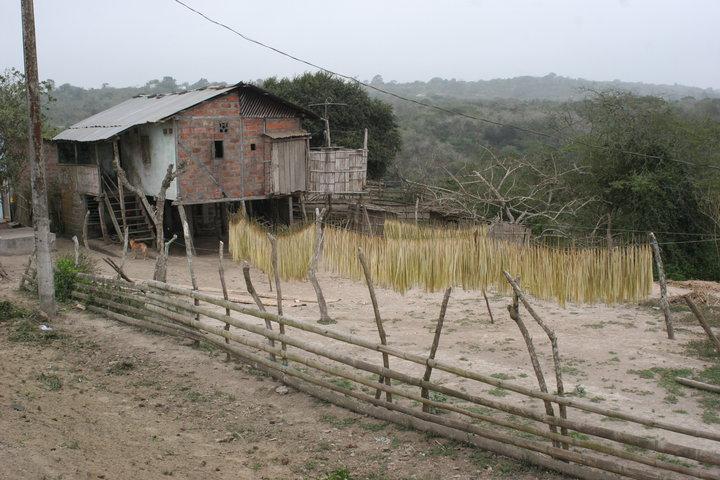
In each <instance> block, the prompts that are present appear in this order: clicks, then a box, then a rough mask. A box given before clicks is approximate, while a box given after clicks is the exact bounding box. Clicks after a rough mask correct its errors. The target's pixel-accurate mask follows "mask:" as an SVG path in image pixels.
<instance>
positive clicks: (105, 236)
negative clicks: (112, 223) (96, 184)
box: [96, 197, 110, 242]
mask: <svg viewBox="0 0 720 480" xmlns="http://www.w3.org/2000/svg"><path fill="white" fill-rule="evenodd" d="M96 199H97V202H98V219H99V221H100V232H102V237H103V241H104V242H107V241H108V240H110V237H109V236H108V231H107V225H106V224H105V206H104V205H103V199H102V198H101V197H96Z"/></svg>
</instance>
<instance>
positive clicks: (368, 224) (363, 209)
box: [362, 205, 374, 235]
mask: <svg viewBox="0 0 720 480" xmlns="http://www.w3.org/2000/svg"><path fill="white" fill-rule="evenodd" d="M362 211H363V215H364V216H365V223H366V224H367V227H368V234H369V235H374V232H373V227H372V223H371V222H370V214H368V211H367V207H365V205H363V206H362Z"/></svg>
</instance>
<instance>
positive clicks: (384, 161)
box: [263, 72, 401, 178]
mask: <svg viewBox="0 0 720 480" xmlns="http://www.w3.org/2000/svg"><path fill="white" fill-rule="evenodd" d="M263 88H265V89H267V90H269V91H271V92H272V93H274V94H276V95H278V96H279V97H282V98H286V99H287V100H289V101H291V102H293V103H296V104H298V105H301V106H303V107H306V108H309V109H312V110H314V111H316V112H318V113H319V114H320V116H322V115H324V110H323V107H309V105H310V104H313V103H322V102H325V101H326V100H329V101H331V102H337V103H346V104H347V106H330V107H329V111H328V113H329V115H328V116H329V117H330V132H331V137H332V141H333V144H337V145H341V146H346V147H352V148H362V142H363V135H364V133H363V131H364V129H365V128H367V129H368V131H369V137H368V150H369V152H368V176H370V177H371V178H381V177H382V176H383V175H384V174H385V172H386V171H387V169H388V167H389V165H390V164H391V163H392V162H393V160H394V158H395V156H396V155H397V153H398V152H399V151H400V145H401V141H400V131H399V129H398V125H397V120H396V118H395V114H394V112H393V109H392V107H391V106H390V105H389V104H387V103H385V102H383V101H381V100H378V99H373V98H370V97H369V96H368V94H367V92H366V91H365V90H364V89H363V88H362V87H360V86H359V85H358V84H356V83H354V82H346V81H343V80H339V79H337V78H334V77H333V76H332V75H329V74H327V73H324V72H319V73H305V74H303V75H301V76H299V77H295V78H293V79H289V78H283V79H277V78H275V77H272V78H268V79H267V80H265V81H264V83H263ZM304 128H306V129H307V130H309V131H310V133H312V134H313V140H312V144H313V145H314V146H319V145H322V143H323V137H322V131H323V129H324V127H323V124H322V122H317V121H308V122H306V123H305V125H304Z"/></svg>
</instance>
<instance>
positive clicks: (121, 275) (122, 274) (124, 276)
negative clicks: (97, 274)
mask: <svg viewBox="0 0 720 480" xmlns="http://www.w3.org/2000/svg"><path fill="white" fill-rule="evenodd" d="M103 260H104V261H105V263H107V264H108V265H110V268H112V269H113V270H115V272H117V274H118V278H122V279H123V280H125V281H127V282H131V283H132V279H131V278H130V277H128V276H127V274H126V273H125V272H124V271H123V269H122V268H121V267H120V266H119V265H118V264H117V263H115V261H114V260H113V259H112V258H110V257H104V258H103Z"/></svg>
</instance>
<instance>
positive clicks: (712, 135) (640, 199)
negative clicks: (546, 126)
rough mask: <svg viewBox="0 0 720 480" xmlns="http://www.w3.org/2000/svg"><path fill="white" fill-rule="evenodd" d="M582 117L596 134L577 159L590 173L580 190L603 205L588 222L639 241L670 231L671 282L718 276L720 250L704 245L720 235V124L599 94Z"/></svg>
mask: <svg viewBox="0 0 720 480" xmlns="http://www.w3.org/2000/svg"><path fill="white" fill-rule="evenodd" d="M580 114H581V116H582V117H583V118H584V120H585V121H586V122H587V125H588V126H589V128H588V129H587V132H586V133H585V134H583V135H581V137H580V138H579V140H580V141H579V142H575V143H574V145H573V146H572V147H571V149H570V153H569V155H570V156H572V157H575V158H576V159H577V161H578V162H580V163H582V164H584V165H587V168H588V169H589V170H588V173H589V175H584V176H582V177H577V178H574V179H572V183H573V188H574V189H575V191H576V192H584V193H586V194H587V193H591V194H593V195H595V196H596V197H597V198H598V199H599V202H598V204H597V206H596V208H593V209H592V211H590V212H588V213H589V215H588V218H587V219H586V221H587V222H588V223H589V224H595V225H597V224H599V223H602V222H603V221H604V220H603V219H605V218H607V219H610V220H609V221H611V222H612V228H614V229H617V230H618V231H620V232H622V231H633V232H637V233H638V234H639V235H642V232H650V231H654V232H670V233H669V234H667V235H666V240H670V241H671V242H670V243H668V244H667V245H665V246H664V254H665V255H666V259H665V260H666V263H667V270H668V275H669V276H674V277H675V278H682V277H693V278H718V277H719V276H720V265H719V262H718V260H719V258H718V253H717V250H716V248H715V245H714V244H713V243H712V242H708V241H698V240H702V237H701V236H699V235H702V234H706V235H708V236H713V235H717V225H716V224H715V223H714V222H713V218H712V215H713V211H714V210H713V204H712V201H711V200H710V199H712V198H718V193H720V184H719V183H718V173H719V169H720V155H719V154H718V138H719V137H720V127H718V125H717V123H715V122H712V121H706V120H701V119H695V118H691V117H687V116H683V115H681V114H680V113H679V112H678V111H677V110H676V109H675V108H673V106H672V105H671V104H669V103H668V102H666V101H664V100H662V99H660V98H657V97H638V96H635V95H632V94H629V93H619V92H615V93H598V94H596V96H595V97H593V98H591V99H589V100H587V101H586V102H585V103H584V105H583V106H582V108H581V109H580ZM606 221H608V220H606ZM675 234H677V235H675ZM688 234H689V236H688ZM668 236H669V238H668ZM660 237H661V241H662V234H661V235H660ZM688 240H692V241H688Z"/></svg>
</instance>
